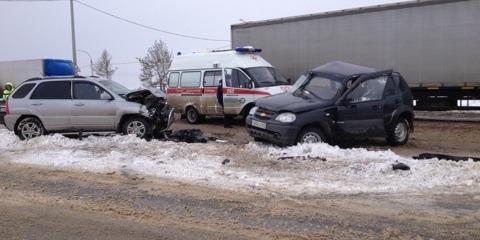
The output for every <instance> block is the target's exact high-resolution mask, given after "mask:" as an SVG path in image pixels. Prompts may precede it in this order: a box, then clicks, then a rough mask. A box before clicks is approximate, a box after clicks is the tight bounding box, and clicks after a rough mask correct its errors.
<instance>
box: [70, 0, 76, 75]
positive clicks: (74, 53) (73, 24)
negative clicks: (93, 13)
mask: <svg viewBox="0 0 480 240" xmlns="http://www.w3.org/2000/svg"><path fill="white" fill-rule="evenodd" d="M70 18H71V23H72V56H73V65H74V66H75V68H77V44H76V43H75V14H74V12H73V0H70Z"/></svg>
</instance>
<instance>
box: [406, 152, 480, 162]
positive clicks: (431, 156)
mask: <svg viewBox="0 0 480 240" xmlns="http://www.w3.org/2000/svg"><path fill="white" fill-rule="evenodd" d="M435 158H436V159H439V160H447V161H453V162H466V161H470V160H471V161H473V162H480V158H475V157H459V156H451V155H445V154H436V153H422V154H420V155H418V156H416V157H413V159H417V160H426V159H435Z"/></svg>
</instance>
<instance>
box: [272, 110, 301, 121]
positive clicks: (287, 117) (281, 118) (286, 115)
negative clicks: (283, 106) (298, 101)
mask: <svg viewBox="0 0 480 240" xmlns="http://www.w3.org/2000/svg"><path fill="white" fill-rule="evenodd" d="M296 119H297V116H295V114H293V113H290V112H286V113H281V114H280V115H278V116H277V117H276V118H275V120H277V121H279V122H283V123H291V122H294V121H295V120H296Z"/></svg>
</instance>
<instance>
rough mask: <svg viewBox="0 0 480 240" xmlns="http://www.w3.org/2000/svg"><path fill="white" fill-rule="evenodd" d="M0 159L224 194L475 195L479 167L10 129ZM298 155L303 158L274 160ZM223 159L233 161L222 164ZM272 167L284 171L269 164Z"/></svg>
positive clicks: (1, 137) (308, 149) (386, 154)
mask: <svg viewBox="0 0 480 240" xmlns="http://www.w3.org/2000/svg"><path fill="white" fill-rule="evenodd" d="M0 154H1V155H0V156H1V160H0V161H4V162H6V161H8V162H14V163H24V164H34V165H41V166H46V167H52V168H56V169H66V170H81V171H90V172H97V173H106V172H116V173H117V174H141V175H149V176H155V177H159V178H165V179H171V180H175V181H183V182H188V183H194V184H201V185H207V186H213V187H220V188H227V189H243V190H254V191H256V190H265V191H269V192H276V193H282V194H294V195H297V194H307V195H314V194H322V193H342V194H356V193H412V194H415V193H418V192H430V191H431V192H435V193H439V192H445V193H480V163H474V162H473V161H470V162H460V163H456V162H449V161H439V160H437V159H431V160H425V161H417V160H413V159H408V158H404V157H401V156H398V155H396V154H395V153H393V152H391V151H368V150H366V149H360V148H359V149H341V148H338V147H334V146H329V145H327V144H309V145H308V144H307V145H298V146H294V147H290V148H285V149H281V148H277V147H273V146H268V145H263V144H259V143H250V144H248V145H245V146H243V147H239V146H236V145H231V144H220V143H208V144H186V143H174V142H161V141H151V142H146V141H144V140H141V139H138V138H136V137H133V136H110V137H94V136H92V137H88V138H86V139H83V140H77V139H69V138H66V137H63V136H61V135H50V136H44V137H40V138H36V139H32V140H30V141H20V140H18V139H17V137H16V136H15V135H13V134H12V133H11V132H8V131H7V130H3V129H0ZM301 156H303V157H305V158H306V159H303V158H295V159H293V160H279V158H280V157H301ZM227 158H228V159H231V161H232V162H231V163H230V164H226V165H222V161H223V160H224V159H227ZM317 158H324V159H326V161H321V160H318V159H317ZM252 159H254V160H252ZM396 161H400V162H403V163H406V164H407V165H409V166H410V167H411V171H406V172H401V171H393V170H392V164H393V163H395V162H396ZM262 163H269V164H270V165H269V164H262ZM277 165H281V166H282V167H281V168H279V167H273V166H277ZM269 166H272V167H269Z"/></svg>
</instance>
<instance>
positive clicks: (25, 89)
mask: <svg viewBox="0 0 480 240" xmlns="http://www.w3.org/2000/svg"><path fill="white" fill-rule="evenodd" d="M33 87H35V83H27V84H24V85H22V86H21V87H20V88H19V89H18V90H17V91H15V93H14V94H13V95H12V98H24V97H26V96H27V95H28V94H29V93H30V92H31V91H32V89H33Z"/></svg>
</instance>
